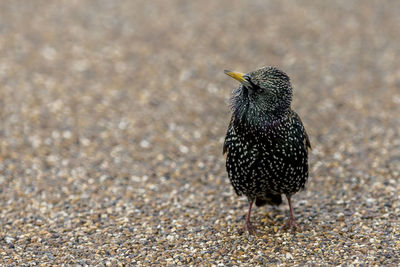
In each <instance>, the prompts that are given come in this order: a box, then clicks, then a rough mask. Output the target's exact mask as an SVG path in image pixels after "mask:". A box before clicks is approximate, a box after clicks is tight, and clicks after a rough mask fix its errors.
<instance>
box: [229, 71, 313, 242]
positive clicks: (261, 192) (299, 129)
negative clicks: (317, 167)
mask: <svg viewBox="0 0 400 267" xmlns="http://www.w3.org/2000/svg"><path fill="white" fill-rule="evenodd" d="M225 73H226V74H227V75H229V76H231V77H232V78H234V79H236V80H238V81H239V82H240V86H239V88H237V89H236V90H234V92H233V97H232V118H231V121H230V124H229V127H228V131H227V134H226V137H225V142H224V147H223V153H224V154H225V153H227V157H226V170H227V172H228V176H229V179H230V181H231V183H232V186H233V188H234V189H235V192H236V193H237V194H238V195H239V196H241V195H245V196H247V198H248V202H249V209H248V213H247V218H246V223H245V230H247V231H248V232H249V234H253V233H254V232H255V229H254V228H253V226H252V224H251V222H250V215H251V208H252V206H253V203H254V202H255V204H256V205H257V206H262V205H265V204H271V205H279V204H281V203H282V197H281V195H282V194H284V195H285V196H286V198H287V200H288V203H289V208H290V217H289V220H288V221H287V223H286V224H285V226H284V227H283V228H290V229H292V228H297V227H298V225H297V223H296V222H295V219H294V214H293V207H292V203H291V196H292V195H293V194H295V193H296V192H298V191H299V190H301V189H303V188H304V186H305V183H306V181H307V178H308V162H307V156H308V148H311V145H310V141H309V139H308V136H307V133H306V131H305V129H304V126H303V123H302V122H301V119H300V117H299V115H297V113H296V112H294V111H293V110H292V109H291V107H290V104H291V101H292V86H291V83H290V79H289V77H288V75H287V74H286V73H284V72H283V71H280V70H278V69H277V68H275V67H270V66H268V67H263V68H261V69H258V70H256V71H253V72H250V73H248V74H243V73H239V72H233V71H227V70H226V71H225Z"/></svg>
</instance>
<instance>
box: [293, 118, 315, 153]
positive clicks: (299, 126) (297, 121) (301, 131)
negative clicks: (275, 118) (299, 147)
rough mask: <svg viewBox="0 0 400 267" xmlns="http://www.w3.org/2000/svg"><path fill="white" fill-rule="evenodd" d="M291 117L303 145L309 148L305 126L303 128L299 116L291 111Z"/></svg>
mask: <svg viewBox="0 0 400 267" xmlns="http://www.w3.org/2000/svg"><path fill="white" fill-rule="evenodd" d="M292 119H293V124H294V125H295V127H296V129H297V130H298V133H299V134H300V136H301V137H302V139H303V141H304V145H305V146H306V148H310V149H311V143H310V139H309V138H308V134H307V132H306V128H304V125H303V122H302V121H301V119H300V116H299V115H298V114H297V113H296V112H294V111H293V113H292Z"/></svg>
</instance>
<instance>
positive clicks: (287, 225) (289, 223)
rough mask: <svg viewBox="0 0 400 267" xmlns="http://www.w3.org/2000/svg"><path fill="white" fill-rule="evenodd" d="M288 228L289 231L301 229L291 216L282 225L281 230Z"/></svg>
mask: <svg viewBox="0 0 400 267" xmlns="http://www.w3.org/2000/svg"><path fill="white" fill-rule="evenodd" d="M288 229H290V230H291V231H295V230H300V231H301V230H302V227H301V226H300V225H298V224H297V223H296V221H295V220H294V219H292V218H290V219H289V220H288V221H287V222H286V223H285V224H284V225H283V226H282V230H288Z"/></svg>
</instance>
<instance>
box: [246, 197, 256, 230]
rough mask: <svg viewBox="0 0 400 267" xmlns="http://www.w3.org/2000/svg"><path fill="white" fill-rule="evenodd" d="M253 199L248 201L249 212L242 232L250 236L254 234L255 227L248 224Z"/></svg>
mask: <svg viewBox="0 0 400 267" xmlns="http://www.w3.org/2000/svg"><path fill="white" fill-rule="evenodd" d="M253 202H254V199H249V211H248V212H247V217H246V223H245V224H244V230H245V231H247V232H248V233H249V234H250V235H253V234H255V233H256V229H255V227H254V226H253V225H252V224H251V222H250V215H251V208H252V207H253Z"/></svg>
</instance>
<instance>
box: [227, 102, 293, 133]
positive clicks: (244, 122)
mask: <svg viewBox="0 0 400 267" xmlns="http://www.w3.org/2000/svg"><path fill="white" fill-rule="evenodd" d="M290 112H291V109H290V107H289V108H287V109H285V110H279V111H276V112H270V111H268V112H267V111H264V110H258V109H257V108H254V107H251V106H250V105H243V106H241V107H237V109H235V110H234V112H233V116H234V123H235V125H236V126H238V127H243V128H250V129H252V130H254V131H264V132H265V131H270V130H273V129H274V128H276V127H278V126H279V125H281V124H282V123H284V122H285V121H286V119H287V118H288V116H289V114H290Z"/></svg>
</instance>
